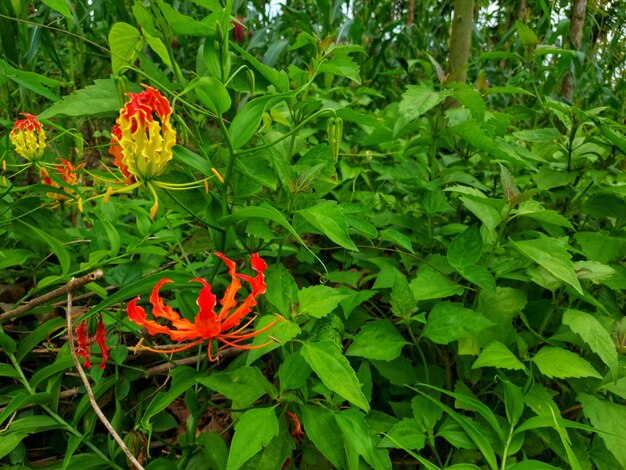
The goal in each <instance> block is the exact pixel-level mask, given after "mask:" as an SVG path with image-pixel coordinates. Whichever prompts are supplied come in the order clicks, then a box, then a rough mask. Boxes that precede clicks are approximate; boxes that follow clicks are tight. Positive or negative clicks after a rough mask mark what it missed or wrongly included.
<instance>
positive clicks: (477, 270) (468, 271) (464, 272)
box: [458, 266, 496, 294]
mask: <svg viewBox="0 0 626 470" xmlns="http://www.w3.org/2000/svg"><path fill="white" fill-rule="evenodd" d="M458 271H459V274H461V276H463V277H464V278H465V279H467V280H468V281H469V282H471V283H472V284H476V285H477V286H478V287H480V288H481V289H484V290H485V291H487V292H489V293H491V294H494V293H495V292H496V280H495V279H494V277H493V275H492V274H491V273H490V272H489V271H488V270H487V268H485V267H484V266H465V267H462V268H458Z"/></svg>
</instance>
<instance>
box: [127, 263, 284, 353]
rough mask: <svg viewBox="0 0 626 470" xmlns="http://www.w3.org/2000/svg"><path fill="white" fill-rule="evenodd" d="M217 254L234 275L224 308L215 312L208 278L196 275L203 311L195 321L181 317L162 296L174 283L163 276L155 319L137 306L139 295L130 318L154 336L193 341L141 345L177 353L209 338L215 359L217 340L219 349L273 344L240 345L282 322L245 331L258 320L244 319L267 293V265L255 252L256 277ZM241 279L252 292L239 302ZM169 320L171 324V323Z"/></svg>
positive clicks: (155, 292)
mask: <svg viewBox="0 0 626 470" xmlns="http://www.w3.org/2000/svg"><path fill="white" fill-rule="evenodd" d="M215 255H216V256H218V257H219V258H220V259H222V261H224V263H226V266H227V267H228V272H229V274H230V277H231V283H230V285H229V286H228V288H227V289H226V291H225V293H224V296H223V297H222V299H221V300H220V305H221V309H219V312H216V311H215V306H216V304H217V298H216V296H215V294H213V292H212V291H211V285H210V284H209V283H208V282H206V281H205V280H204V279H200V278H195V279H192V280H191V282H199V283H200V284H202V288H201V289H200V294H199V296H198V299H197V300H196V303H197V305H198V307H199V311H198V313H197V315H196V317H195V319H194V321H193V322H191V321H190V320H187V319H186V318H183V317H181V315H180V314H179V313H178V312H176V311H174V309H172V307H170V306H166V305H165V304H164V302H163V299H162V298H161V297H160V296H159V289H160V288H161V287H162V286H163V285H164V284H167V283H171V282H173V281H172V280H170V279H161V280H160V281H159V282H158V283H157V284H156V285H155V286H154V288H153V290H152V294H151V295H150V303H151V304H152V317H153V318H154V320H150V319H148V316H147V314H146V311H145V310H144V309H143V308H142V307H140V306H138V305H137V301H138V300H139V297H136V298H135V299H133V300H132V301H130V302H129V304H128V307H127V312H128V318H129V319H130V320H132V321H133V322H134V323H136V324H137V325H139V326H142V327H144V328H145V329H146V331H147V332H148V334H150V335H152V336H155V335H158V334H164V335H168V336H169V337H170V339H171V340H172V341H176V342H183V341H189V342H188V343H186V344H184V345H182V346H178V347H173V348H168V349H153V348H150V347H147V346H144V345H143V344H142V343H141V342H140V344H139V346H140V347H142V348H143V349H147V350H149V351H153V352H158V353H175V352H180V351H184V350H186V349H189V348H191V347H194V346H197V345H199V344H201V343H203V342H205V341H208V352H209V360H211V361H213V360H215V357H214V356H213V355H212V346H213V341H214V340H215V341H216V342H217V341H219V342H221V343H223V345H222V346H220V347H218V350H219V349H222V348H224V347H227V346H231V347H234V348H238V349H245V350H247V349H257V348H261V347H264V346H266V345H267V344H269V342H268V343H265V344H262V345H256V346H252V345H242V344H240V343H241V342H242V341H245V340H248V339H250V338H253V337H255V336H257V335H259V334H261V333H263V332H265V331H267V330H269V329H270V328H272V327H273V326H274V325H275V324H276V322H277V321H278V319H277V320H275V321H274V322H272V323H270V324H269V325H267V326H266V327H264V328H261V329H259V330H257V331H253V332H251V333H246V332H244V330H245V329H246V328H248V327H249V326H250V325H251V324H252V323H253V322H254V319H255V318H256V317H253V318H251V319H248V320H246V321H244V320H245V319H246V317H247V316H248V314H249V313H250V312H251V311H252V308H253V307H255V306H256V304H257V301H256V299H257V297H258V296H260V295H262V294H264V293H265V290H266V285H265V277H264V273H265V270H266V269H267V264H266V263H265V261H263V259H261V257H260V256H259V255H258V254H257V253H255V254H253V255H252V260H251V266H252V269H253V270H254V271H256V273H257V274H256V276H254V277H252V276H248V275H245V274H241V273H238V272H237V268H236V265H235V262H234V261H231V260H230V259H228V258H227V257H226V256H224V255H223V254H222V253H215ZM241 281H244V282H246V283H247V284H248V285H249V287H250V293H249V294H248V296H247V297H246V298H245V300H243V302H241V303H239V304H238V302H237V300H236V296H237V293H238V292H239V290H240V289H241V287H242V283H241ZM157 319H163V320H165V322H164V323H159V322H158V321H157ZM167 322H169V324H167ZM242 323H243V324H242Z"/></svg>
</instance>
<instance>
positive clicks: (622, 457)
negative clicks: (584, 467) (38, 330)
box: [577, 393, 626, 468]
mask: <svg viewBox="0 0 626 470" xmlns="http://www.w3.org/2000/svg"><path fill="white" fill-rule="evenodd" d="M577 399H578V401H579V402H580V404H581V405H582V406H583V413H584V414H585V417H587V419H589V421H591V425H592V426H593V427H594V428H598V430H599V431H600V432H598V436H599V437H600V438H602V440H603V441H604V444H605V445H606V448H607V449H608V450H609V451H610V452H611V453H612V454H613V456H614V457H615V458H616V459H617V461H618V462H619V463H620V465H621V466H622V468H626V407H625V406H624V405H623V404H621V403H612V402H610V401H606V400H600V399H599V398H597V397H594V396H592V395H588V394H586V393H580V394H579V395H578V396H577Z"/></svg>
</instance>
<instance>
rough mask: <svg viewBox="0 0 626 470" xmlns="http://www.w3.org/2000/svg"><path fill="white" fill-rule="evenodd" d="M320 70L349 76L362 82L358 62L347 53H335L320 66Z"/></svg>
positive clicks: (355, 80) (358, 82)
mask: <svg viewBox="0 0 626 470" xmlns="http://www.w3.org/2000/svg"><path fill="white" fill-rule="evenodd" d="M318 71H319V73H331V74H333V75H337V76H339V77H345V78H349V79H350V80H352V81H354V82H356V83H357V84H359V85H360V84H361V76H360V75H359V66H358V64H357V63H356V62H354V60H353V59H352V57H350V56H349V55H348V54H345V53H342V54H335V55H333V57H331V59H330V60H328V61H326V62H323V63H322V64H321V65H320V66H319V68H318Z"/></svg>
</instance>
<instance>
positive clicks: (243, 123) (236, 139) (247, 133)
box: [228, 91, 296, 150]
mask: <svg viewBox="0 0 626 470" xmlns="http://www.w3.org/2000/svg"><path fill="white" fill-rule="evenodd" d="M295 93H296V92H295V91H294V92H287V93H280V94H277V95H265V96H260V97H259V98H255V99H253V100H252V101H248V102H247V103H246V104H245V105H244V106H243V107H242V108H241V109H240V110H239V112H238V113H237V115H236V116H235V118H234V119H233V122H231V124H230V127H229V128H228V134H229V135H230V139H231V142H232V145H233V147H234V148H235V150H237V149H240V148H241V147H243V146H244V145H246V143H247V142H248V141H249V140H250V139H251V138H252V136H253V135H254V133H255V132H256V131H257V128H258V127H259V124H260V123H261V119H262V118H263V113H264V112H265V111H266V110H267V109H268V108H271V107H272V106H274V105H275V104H277V103H279V102H281V101H283V100H285V99H287V98H291V97H293V96H295Z"/></svg>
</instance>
